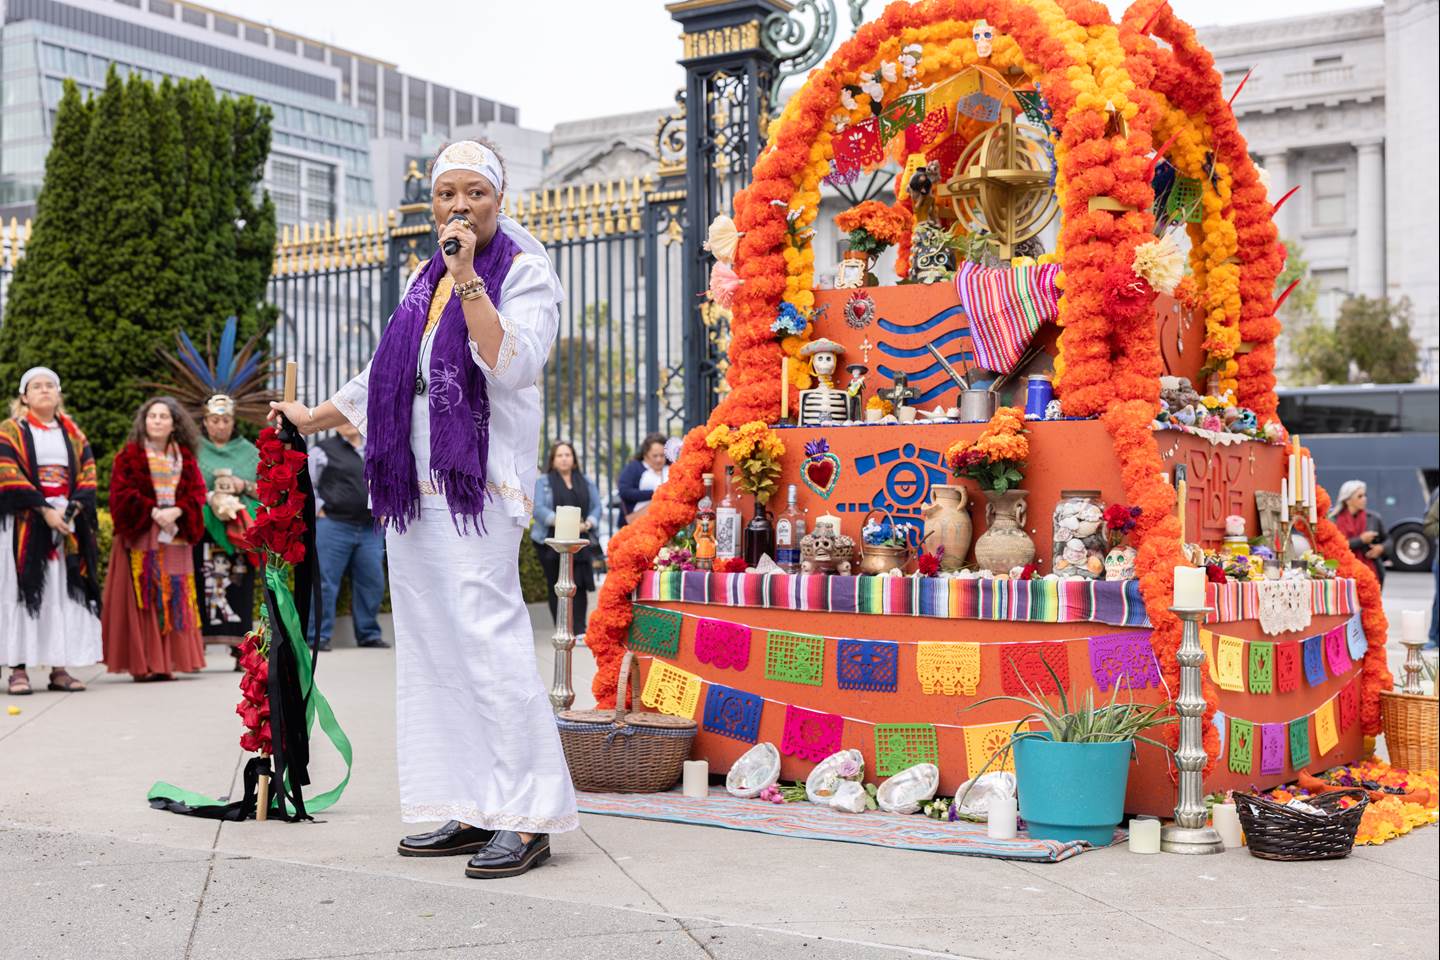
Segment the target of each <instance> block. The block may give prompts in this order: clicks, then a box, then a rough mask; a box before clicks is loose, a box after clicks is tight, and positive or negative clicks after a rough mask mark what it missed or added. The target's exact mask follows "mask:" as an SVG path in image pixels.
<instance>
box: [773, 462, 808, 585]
mask: <svg viewBox="0 0 1440 960" xmlns="http://www.w3.org/2000/svg"><path fill="white" fill-rule="evenodd" d="M796 492H797V490H796V486H795V484H793V483H792V484H790V485H789V487H787V488H786V490H785V511H784V512H783V513H781V514H780V516H779V517H778V518H776V520H775V562H776V564H778V565H779V567H780V569H781V570H784V571H785V572H786V573H799V572H800V540H801V538H803V537H804V536H805V514H804V512H803V511H801V510H800V508H799V507H798V506H796V503H795V494H796Z"/></svg>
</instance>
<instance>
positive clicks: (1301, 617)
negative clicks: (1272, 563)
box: [1255, 580, 1310, 636]
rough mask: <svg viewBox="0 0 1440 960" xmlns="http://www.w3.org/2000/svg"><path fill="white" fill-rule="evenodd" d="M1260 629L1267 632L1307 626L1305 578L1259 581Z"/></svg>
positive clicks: (1308, 603) (1308, 620)
mask: <svg viewBox="0 0 1440 960" xmlns="http://www.w3.org/2000/svg"><path fill="white" fill-rule="evenodd" d="M1255 588H1256V592H1257V593H1258V594H1259V597H1260V629H1261V630H1264V631H1265V632H1266V633H1268V634H1270V635H1272V636H1273V635H1275V634H1277V633H1288V632H1290V631H1292V630H1305V629H1307V628H1308V627H1309V626H1310V581H1309V580H1260V581H1258V582H1257V583H1256V584H1255Z"/></svg>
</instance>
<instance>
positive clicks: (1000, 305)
mask: <svg viewBox="0 0 1440 960" xmlns="http://www.w3.org/2000/svg"><path fill="white" fill-rule="evenodd" d="M1059 274H1060V265H1059V264H1058V263H1047V264H1041V265H1038V266H1033V267H1001V268H997V267H982V266H980V265H979V264H978V263H966V264H964V265H962V266H961V267H960V272H959V273H958V274H956V275H955V289H956V290H957V291H959V293H960V303H961V305H962V306H964V308H965V316H966V318H968V319H969V321H970V339H971V340H972V341H973V343H974V344H975V359H976V361H977V362H978V363H979V365H980V366H982V367H985V368H986V369H988V370H994V371H995V372H997V373H1009V372H1010V371H1011V370H1014V369H1015V365H1016V364H1018V363H1019V362H1020V357H1021V356H1022V355H1023V354H1024V353H1025V348H1026V347H1028V346H1030V341H1031V340H1033V339H1034V338H1035V332H1036V331H1037V330H1039V329H1040V324H1042V323H1046V322H1051V321H1054V320H1055V318H1056V317H1058V316H1059V315H1060V291H1059V289H1058V288H1057V287H1056V286H1055V278H1056V277H1058V276H1059Z"/></svg>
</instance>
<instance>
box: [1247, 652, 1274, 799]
mask: <svg viewBox="0 0 1440 960" xmlns="http://www.w3.org/2000/svg"><path fill="white" fill-rule="evenodd" d="M1274 673H1275V644H1273V643H1266V642H1265V641H1264V640H1257V641H1252V642H1251V644H1250V692H1251V693H1269V692H1270V691H1271V690H1272V689H1273V688H1274ZM1260 772H1261V773H1264V772H1265V771H1264V770H1263V769H1262V770H1261V771H1260Z"/></svg>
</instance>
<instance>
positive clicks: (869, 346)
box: [860, 337, 875, 364]
mask: <svg viewBox="0 0 1440 960" xmlns="http://www.w3.org/2000/svg"><path fill="white" fill-rule="evenodd" d="M873 349H875V344H873V343H871V342H870V338H869V337H866V338H865V339H864V340H861V341H860V357H861V359H863V360H864V361H865V362H866V363H867V364H868V363H869V362H870V351H871V350H873Z"/></svg>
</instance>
